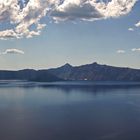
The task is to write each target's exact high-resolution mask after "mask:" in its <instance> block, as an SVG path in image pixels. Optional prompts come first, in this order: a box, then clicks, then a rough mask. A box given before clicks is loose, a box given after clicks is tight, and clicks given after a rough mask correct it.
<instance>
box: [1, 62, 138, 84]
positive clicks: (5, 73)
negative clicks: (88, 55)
mask: <svg viewBox="0 0 140 140" xmlns="http://www.w3.org/2000/svg"><path fill="white" fill-rule="evenodd" d="M0 80H28V81H38V82H50V81H51V82H53V81H63V80H66V81H67V80H68V81H70V80H72V81H85V80H89V81H140V69H134V68H128V67H116V66H110V65H105V64H98V63H97V62H94V63H91V64H85V65H80V66H72V65H71V64H69V63H66V64H65V65H62V66H60V67H58V68H51V69H41V70H34V69H23V70H17V71H13V70H0Z"/></svg>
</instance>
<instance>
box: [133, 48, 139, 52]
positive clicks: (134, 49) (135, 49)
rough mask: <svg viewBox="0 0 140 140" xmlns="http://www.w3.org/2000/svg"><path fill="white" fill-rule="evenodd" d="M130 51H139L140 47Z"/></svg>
mask: <svg viewBox="0 0 140 140" xmlns="http://www.w3.org/2000/svg"><path fill="white" fill-rule="evenodd" d="M132 51H133V52H140V48H133V49H132Z"/></svg>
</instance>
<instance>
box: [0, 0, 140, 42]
mask: <svg viewBox="0 0 140 140" xmlns="http://www.w3.org/2000/svg"><path fill="white" fill-rule="evenodd" d="M136 1H137V0H111V1H106V0H101V1H100V0H0V23H1V25H3V28H2V29H0V39H9V38H22V37H26V38H30V37H33V36H36V35H39V34H40V33H41V30H42V29H43V28H44V27H45V26H46V23H43V22H42V18H43V17H47V18H51V19H52V20H53V21H54V22H60V21H66V20H81V21H95V20H101V19H107V18H117V17H120V16H123V15H126V14H128V13H129V12H130V11H131V10H132V8H133V7H134V5H135V3H136ZM5 23H6V24H5ZM138 25H139V24H138Z"/></svg>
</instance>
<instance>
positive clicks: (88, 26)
mask: <svg viewBox="0 0 140 140" xmlns="http://www.w3.org/2000/svg"><path fill="white" fill-rule="evenodd" d="M139 7H140V1H138V2H137V3H136V4H135V6H134V7H133V8H132V10H131V11H130V12H129V13H127V14H125V15H122V16H119V17H115V18H108V19H101V20H97V21H84V20H79V19H78V20H77V19H76V20H75V19H74V20H66V21H60V22H59V23H55V22H53V21H51V20H50V19H47V17H45V18H44V19H43V21H45V22H46V23H47V25H46V27H45V28H44V29H43V30H42V32H41V33H40V35H38V36H34V37H32V38H25V37H23V38H20V39H17V38H14V39H6V40H3V39H2V40H0V51H1V52H5V51H6V50H7V49H12V48H14V49H17V50H22V51H24V54H18V53H7V54H6V55H5V54H4V55H0V69H10V70H14V69H24V68H34V69H47V68H51V67H58V66H60V65H63V64H65V63H70V64H72V65H81V64H87V63H93V62H98V63H100V64H108V65H114V66H125V67H133V68H140V63H139V60H140V51H139V50H138V49H139V48H140V28H137V27H135V24H136V23H138V22H139V21H140V14H139V13H140V8H139ZM1 26H3V27H4V24H3V23H1ZM129 28H133V29H134V31H129V30H128V29H129ZM133 48H135V49H137V50H136V51H132V49H133ZM118 50H121V51H124V52H121V51H120V53H118V52H117V51H118Z"/></svg>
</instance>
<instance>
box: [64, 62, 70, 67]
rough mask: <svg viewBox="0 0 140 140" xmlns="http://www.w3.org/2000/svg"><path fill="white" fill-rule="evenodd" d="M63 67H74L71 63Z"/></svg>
mask: <svg viewBox="0 0 140 140" xmlns="http://www.w3.org/2000/svg"><path fill="white" fill-rule="evenodd" d="M63 67H72V65H70V64H69V63H66V64H65V65H64V66H63Z"/></svg>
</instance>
